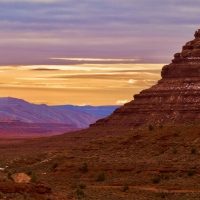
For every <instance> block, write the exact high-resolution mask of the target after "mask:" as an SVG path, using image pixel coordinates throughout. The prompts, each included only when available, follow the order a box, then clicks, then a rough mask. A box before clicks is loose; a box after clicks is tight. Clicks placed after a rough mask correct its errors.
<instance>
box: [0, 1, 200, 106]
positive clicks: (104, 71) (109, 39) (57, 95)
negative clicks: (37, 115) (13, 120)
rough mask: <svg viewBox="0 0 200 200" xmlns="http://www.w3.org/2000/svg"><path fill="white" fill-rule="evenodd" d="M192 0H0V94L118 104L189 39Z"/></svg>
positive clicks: (194, 23)
mask: <svg viewBox="0 0 200 200" xmlns="http://www.w3.org/2000/svg"><path fill="white" fill-rule="evenodd" d="M199 9H200V1H198V0H190V1H188V0H165V1H161V0H151V1H150V0H124V1H120V0H0V97H5V96H11V97H16V98H23V99H24V100H27V101H29V102H33V103H38V104H40V103H46V104H49V105H58V104H76V105H85V104H91V105H116V104H123V103H125V102H128V101H130V100H132V99H133V95H134V94H136V93H139V92H140V91H141V90H143V89H146V88H148V87H150V86H151V85H153V84H155V83H156V82H157V80H159V79H160V70H161V68H162V66H163V65H165V64H168V63H170V62H171V60H172V58H173V55H174V53H176V52H180V51H181V47H182V46H183V45H184V44H185V43H186V42H187V41H189V40H192V39H193V38H194V37H193V35H194V32H195V31H196V30H197V29H199V28H200V25H199Z"/></svg>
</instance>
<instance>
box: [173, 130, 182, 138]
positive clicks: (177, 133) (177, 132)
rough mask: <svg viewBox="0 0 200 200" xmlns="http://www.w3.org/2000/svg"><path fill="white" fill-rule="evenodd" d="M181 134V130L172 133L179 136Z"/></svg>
mask: <svg viewBox="0 0 200 200" xmlns="http://www.w3.org/2000/svg"><path fill="white" fill-rule="evenodd" d="M179 134H180V132H179V131H175V132H173V134H172V135H173V136H174V137H178V136H179Z"/></svg>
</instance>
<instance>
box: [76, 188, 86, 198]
mask: <svg viewBox="0 0 200 200" xmlns="http://www.w3.org/2000/svg"><path fill="white" fill-rule="evenodd" d="M75 194H76V195H77V196H78V197H84V196H85V193H84V192H83V190H80V189H77V190H76V191H75Z"/></svg>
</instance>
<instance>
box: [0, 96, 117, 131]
mask: <svg viewBox="0 0 200 200" xmlns="http://www.w3.org/2000/svg"><path fill="white" fill-rule="evenodd" d="M117 107H118V106H97V107H95V106H94V107H93V106H73V105H62V106H47V105H45V104H41V105H37V104H32V103H29V102H26V101H24V100H22V99H17V98H11V97H5V98H0V134H4V135H5V134H42V133H44V134H59V133H63V132H68V131H74V130H78V129H83V128H87V127H88V126H89V125H90V124H92V123H94V122H95V121H97V120H98V119H100V118H103V117H106V116H108V115H109V114H111V113H112V112H113V111H114V110H115V109H116V108H117Z"/></svg>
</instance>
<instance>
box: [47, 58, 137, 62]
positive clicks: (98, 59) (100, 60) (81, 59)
mask: <svg viewBox="0 0 200 200" xmlns="http://www.w3.org/2000/svg"><path fill="white" fill-rule="evenodd" d="M51 59H52V60H69V61H89V62H91V61H95V62H97V61H98V62H106V61H115V62H134V61H136V60H137V59H116V58H51Z"/></svg>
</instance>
